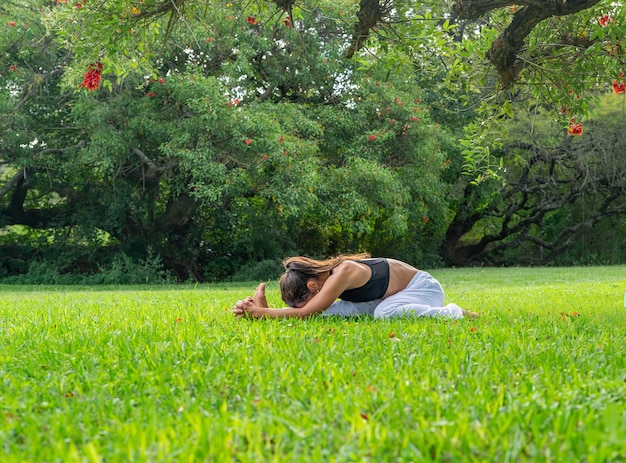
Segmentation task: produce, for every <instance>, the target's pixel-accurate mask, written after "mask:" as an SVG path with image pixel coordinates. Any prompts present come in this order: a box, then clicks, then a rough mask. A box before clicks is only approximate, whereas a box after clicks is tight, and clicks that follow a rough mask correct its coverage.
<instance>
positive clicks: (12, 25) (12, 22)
mask: <svg viewBox="0 0 626 463" xmlns="http://www.w3.org/2000/svg"><path fill="white" fill-rule="evenodd" d="M7 26H9V27H15V26H17V23H16V22H15V21H9V22H8V23H7Z"/></svg>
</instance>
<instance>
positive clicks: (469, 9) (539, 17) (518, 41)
mask: <svg viewBox="0 0 626 463" xmlns="http://www.w3.org/2000/svg"><path fill="white" fill-rule="evenodd" d="M599 2H600V0H516V1H511V0H457V2H456V3H455V5H454V7H453V10H454V12H455V13H456V15H457V16H458V17H459V18H460V19H468V20H472V19H477V18H480V17H481V16H483V15H484V14H486V13H488V12H489V11H491V10H495V9H497V8H502V7H505V6H512V5H517V6H518V7H519V6H520V5H521V8H520V9H518V10H517V12H516V13H515V14H514V15H513V20H512V21H511V23H510V24H509V25H508V27H507V28H506V29H505V30H504V31H503V32H502V33H501V34H500V35H499V36H498V37H497V38H496V39H495V40H494V41H493V43H492V45H491V48H490V49H489V51H488V52H487V59H488V60H489V61H490V62H491V63H492V64H493V65H494V67H495V68H496V70H497V71H498V74H499V75H500V78H501V80H502V83H503V84H504V86H505V87H508V86H510V85H511V84H513V83H514V82H515V81H516V80H517V77H518V76H519V74H520V72H521V70H522V69H523V67H524V63H523V62H522V61H521V60H519V59H518V55H519V53H520V51H521V50H522V48H523V47H524V43H525V41H526V37H528V35H529V34H530V32H531V31H532V30H533V28H534V27H535V26H536V25H537V24H539V23H540V22H541V21H543V20H545V19H547V18H550V17H553V16H565V15H571V14H575V13H578V12H579V11H582V10H585V9H587V8H591V7H592V6H594V5H595V4H597V3H599ZM576 45H578V46H581V45H583V44H582V43H577V44H576Z"/></svg>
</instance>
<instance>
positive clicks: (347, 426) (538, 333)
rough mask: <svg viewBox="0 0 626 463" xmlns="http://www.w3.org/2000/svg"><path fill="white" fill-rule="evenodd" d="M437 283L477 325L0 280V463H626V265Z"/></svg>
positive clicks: (498, 272)
mask: <svg viewBox="0 0 626 463" xmlns="http://www.w3.org/2000/svg"><path fill="white" fill-rule="evenodd" d="M431 273H433V275H435V276H436V277H437V278H438V279H439V280H440V281H441V282H442V284H443V286H444V288H445V289H446V293H447V299H448V302H456V303H458V304H459V305H461V306H462V307H465V308H468V309H471V310H475V311H479V312H482V313H483V315H482V316H481V318H479V319H476V320H459V321H451V320H437V319H404V320H373V319H349V320H345V319H339V318H321V317H320V318H315V319H310V320H304V321H301V320H265V321H249V320H239V319H235V318H234V317H233V316H232V315H231V314H230V312H229V310H228V309H229V308H230V306H231V305H232V304H233V303H234V302H235V301H236V300H237V299H238V298H242V297H244V296H245V295H247V294H250V293H252V291H253V290H254V284H252V283H250V284H248V285H203V286H197V287H187V286H184V287H183V286H181V287H144V288H139V287H133V288H96V287H94V288H71V287H10V286H0V443H1V447H0V461H2V462H4V461H7V462H12V461H16V462H18V461H29V462H44V461H48V462H72V461H87V462H99V461H103V462H127V461H154V462H161V461H163V462H168V461H171V462H182V461H201V462H204V461H207V462H208V461H218V462H222V461H228V462H230V461H237V462H255V463H256V462H261V461H280V462H284V461H290V462H291V461H293V462H304V461H316V462H317V461H319V462H329V461H372V462H374V461H375V462H378V461H380V462H394V461H407V462H408V461H451V462H457V461H494V462H506V461H514V462H519V461H554V462H569V463H574V462H581V461H585V462H609V461H615V462H618V461H625V460H626V437H625V436H626V349H625V347H626V309H625V308H624V293H625V292H626V267H624V266H621V267H593V268H589V267H585V268H567V269H565V268H533V269H512V268H511V269H490V268H489V269H449V270H434V271H432V272H431ZM268 289H269V292H268V296H269V299H270V304H271V305H274V306H277V305H279V294H278V290H277V284H276V283H275V282H272V283H270V284H269V285H268Z"/></svg>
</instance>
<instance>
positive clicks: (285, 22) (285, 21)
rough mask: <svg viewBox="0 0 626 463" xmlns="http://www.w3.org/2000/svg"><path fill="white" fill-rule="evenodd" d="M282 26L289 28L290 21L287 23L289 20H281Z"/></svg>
mask: <svg viewBox="0 0 626 463" xmlns="http://www.w3.org/2000/svg"><path fill="white" fill-rule="evenodd" d="M283 24H284V25H285V26H287V27H291V21H289V18H287V19H283Z"/></svg>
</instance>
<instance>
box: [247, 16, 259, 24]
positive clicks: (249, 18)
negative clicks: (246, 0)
mask: <svg viewBox="0 0 626 463" xmlns="http://www.w3.org/2000/svg"><path fill="white" fill-rule="evenodd" d="M258 23H259V21H257V20H256V18H255V17H254V16H248V24H253V25H254V24H258Z"/></svg>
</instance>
